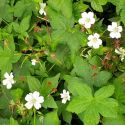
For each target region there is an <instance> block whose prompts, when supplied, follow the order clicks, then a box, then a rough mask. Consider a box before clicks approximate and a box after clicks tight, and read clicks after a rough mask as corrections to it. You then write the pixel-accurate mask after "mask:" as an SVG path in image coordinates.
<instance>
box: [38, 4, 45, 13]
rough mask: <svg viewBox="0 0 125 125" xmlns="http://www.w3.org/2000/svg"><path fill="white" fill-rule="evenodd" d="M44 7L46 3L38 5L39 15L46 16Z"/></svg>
mask: <svg viewBox="0 0 125 125" xmlns="http://www.w3.org/2000/svg"><path fill="white" fill-rule="evenodd" d="M45 7H46V3H40V10H39V13H40V14H41V15H43V14H44V15H46V12H45V10H44V9H45Z"/></svg>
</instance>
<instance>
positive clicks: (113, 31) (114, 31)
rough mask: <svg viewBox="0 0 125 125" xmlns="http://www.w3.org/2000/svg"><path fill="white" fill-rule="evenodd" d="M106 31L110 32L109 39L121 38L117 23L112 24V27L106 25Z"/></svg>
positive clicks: (120, 27) (120, 28)
mask: <svg viewBox="0 0 125 125" xmlns="http://www.w3.org/2000/svg"><path fill="white" fill-rule="evenodd" d="M107 30H108V31H110V37H111V38H116V39H118V38H121V32H122V26H119V25H118V23H117V22H112V25H108V29H107Z"/></svg>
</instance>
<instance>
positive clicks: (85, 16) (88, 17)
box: [78, 12, 95, 29]
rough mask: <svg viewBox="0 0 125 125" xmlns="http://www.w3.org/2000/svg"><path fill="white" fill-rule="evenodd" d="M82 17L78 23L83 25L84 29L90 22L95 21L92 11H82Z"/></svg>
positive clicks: (89, 25) (88, 26)
mask: <svg viewBox="0 0 125 125" xmlns="http://www.w3.org/2000/svg"><path fill="white" fill-rule="evenodd" d="M81 16H82V18H80V19H79V21H78V22H79V24H81V25H83V26H84V27H85V28H86V29H88V28H90V27H91V25H92V24H94V23H95V18H94V13H93V12H88V13H87V12H83V13H82V14H81Z"/></svg>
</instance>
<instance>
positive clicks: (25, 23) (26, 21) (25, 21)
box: [20, 16, 30, 33]
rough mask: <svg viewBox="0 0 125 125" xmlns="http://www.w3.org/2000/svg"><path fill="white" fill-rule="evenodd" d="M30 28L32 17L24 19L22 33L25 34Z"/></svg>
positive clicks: (21, 25) (21, 27) (21, 26)
mask: <svg viewBox="0 0 125 125" xmlns="http://www.w3.org/2000/svg"><path fill="white" fill-rule="evenodd" d="M29 26H30V16H27V17H25V18H23V20H22V21H21V23H20V32H21V33H23V32H25V31H27V30H28V28H29Z"/></svg>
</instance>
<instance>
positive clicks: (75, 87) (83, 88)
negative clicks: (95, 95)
mask: <svg viewBox="0 0 125 125" xmlns="http://www.w3.org/2000/svg"><path fill="white" fill-rule="evenodd" d="M64 79H65V80H66V82H67V83H68V89H69V90H70V92H71V93H72V94H73V95H75V96H77V95H79V96H82V97H84V98H90V99H91V98H92V90H91V88H89V87H88V86H87V85H86V84H85V83H84V82H83V80H82V79H80V78H77V77H72V76H65V77H64Z"/></svg>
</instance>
